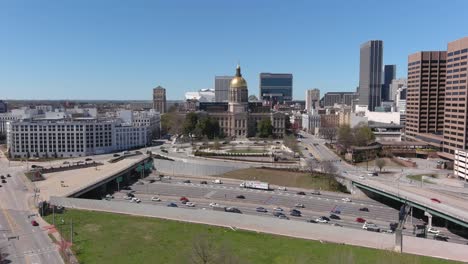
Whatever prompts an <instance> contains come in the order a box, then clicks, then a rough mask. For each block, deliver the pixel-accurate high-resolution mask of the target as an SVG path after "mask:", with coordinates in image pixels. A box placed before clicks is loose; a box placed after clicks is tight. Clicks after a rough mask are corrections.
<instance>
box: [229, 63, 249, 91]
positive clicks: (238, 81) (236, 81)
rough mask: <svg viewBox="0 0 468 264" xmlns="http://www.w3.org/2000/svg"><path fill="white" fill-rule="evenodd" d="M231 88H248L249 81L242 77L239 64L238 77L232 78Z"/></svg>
mask: <svg viewBox="0 0 468 264" xmlns="http://www.w3.org/2000/svg"><path fill="white" fill-rule="evenodd" d="M231 88H247V82H246V81H245V79H244V78H242V74H241V71H240V66H239V65H237V68H236V77H234V78H232V80H231Z"/></svg>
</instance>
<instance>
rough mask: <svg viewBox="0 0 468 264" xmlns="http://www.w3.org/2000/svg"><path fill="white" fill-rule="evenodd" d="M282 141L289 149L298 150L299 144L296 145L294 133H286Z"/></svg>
mask: <svg viewBox="0 0 468 264" xmlns="http://www.w3.org/2000/svg"><path fill="white" fill-rule="evenodd" d="M283 143H284V145H285V146H286V147H288V148H289V149H291V150H292V151H293V152H299V146H298V145H297V140H296V137H295V136H294V135H287V136H285V137H284V139H283Z"/></svg>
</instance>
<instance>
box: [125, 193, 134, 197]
mask: <svg viewBox="0 0 468 264" xmlns="http://www.w3.org/2000/svg"><path fill="white" fill-rule="evenodd" d="M127 197H130V198H133V197H135V195H134V194H133V193H127Z"/></svg>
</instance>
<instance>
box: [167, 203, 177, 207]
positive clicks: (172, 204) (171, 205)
mask: <svg viewBox="0 0 468 264" xmlns="http://www.w3.org/2000/svg"><path fill="white" fill-rule="evenodd" d="M167 207H177V204H175V203H168V204H167Z"/></svg>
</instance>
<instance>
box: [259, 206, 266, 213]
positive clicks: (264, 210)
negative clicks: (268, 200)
mask: <svg viewBox="0 0 468 264" xmlns="http://www.w3.org/2000/svg"><path fill="white" fill-rule="evenodd" d="M257 212H260V213H266V212H268V210H267V209H265V208H263V207H257Z"/></svg>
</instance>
